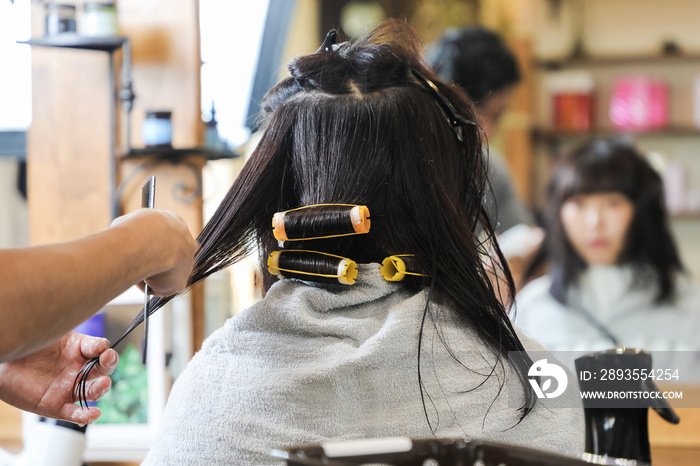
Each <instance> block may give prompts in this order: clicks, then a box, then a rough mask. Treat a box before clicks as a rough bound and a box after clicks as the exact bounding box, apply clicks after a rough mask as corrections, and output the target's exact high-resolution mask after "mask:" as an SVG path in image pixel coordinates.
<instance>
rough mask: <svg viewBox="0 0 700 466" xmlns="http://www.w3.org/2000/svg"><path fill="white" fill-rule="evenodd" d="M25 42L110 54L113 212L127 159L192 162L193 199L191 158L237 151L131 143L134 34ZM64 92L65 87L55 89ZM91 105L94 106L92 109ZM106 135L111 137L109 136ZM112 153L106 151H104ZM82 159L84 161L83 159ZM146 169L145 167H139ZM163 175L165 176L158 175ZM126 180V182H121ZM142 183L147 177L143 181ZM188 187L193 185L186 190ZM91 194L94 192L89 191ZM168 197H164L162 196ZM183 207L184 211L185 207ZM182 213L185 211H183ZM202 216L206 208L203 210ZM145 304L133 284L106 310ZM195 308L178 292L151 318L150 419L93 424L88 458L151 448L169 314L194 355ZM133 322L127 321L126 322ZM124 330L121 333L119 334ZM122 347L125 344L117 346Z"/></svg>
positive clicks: (165, 381) (129, 456)
mask: <svg viewBox="0 0 700 466" xmlns="http://www.w3.org/2000/svg"><path fill="white" fill-rule="evenodd" d="M22 43H24V44H28V45H31V46H33V47H42V48H62V49H77V50H85V51H90V52H101V53H107V54H108V55H109V62H108V66H109V71H108V79H109V83H108V86H106V87H107V88H108V89H109V97H108V99H105V101H106V102H108V104H107V107H108V108H104V107H102V108H98V109H97V110H96V111H97V112H103V111H105V110H107V111H108V112H109V119H108V120H107V119H105V120H104V121H105V122H107V121H109V126H110V127H109V131H108V136H107V137H108V138H109V141H108V144H109V152H108V154H109V160H108V161H107V163H108V165H109V167H110V168H109V170H110V176H109V177H110V180H111V187H110V188H109V189H108V190H107V192H108V194H109V196H110V200H109V204H110V205H111V206H112V211H111V217H112V218H114V217H116V216H118V215H120V214H121V213H122V212H121V204H122V201H123V199H122V195H121V194H122V193H121V192H120V190H119V187H118V185H117V180H118V178H119V176H118V173H119V172H118V169H119V168H120V166H121V165H122V164H125V163H124V161H126V160H128V162H126V164H131V163H133V162H134V161H137V162H138V161H139V159H141V158H144V159H145V160H146V161H147V163H146V164H142V165H143V166H144V168H156V165H157V164H163V163H164V161H168V162H170V163H169V164H167V165H175V164H182V165H184V166H187V167H188V168H189V169H190V171H192V173H193V174H194V176H195V179H196V180H197V183H198V184H197V185H196V189H195V190H193V191H192V192H191V193H190V194H189V195H188V197H187V199H186V200H188V201H189V202H194V201H195V200H196V199H197V198H199V199H201V165H196V164H192V163H191V162H189V161H188V158H189V157H191V156H192V155H195V156H197V157H198V158H202V159H204V160H205V161H206V160H215V159H222V158H231V157H235V156H237V154H235V153H232V152H226V151H219V150H213V149H210V148H202V147H194V148H184V149H180V148H144V149H132V148H131V141H130V137H129V136H130V133H131V125H130V122H131V109H132V104H133V100H134V98H135V96H134V94H133V92H132V85H131V82H132V81H131V46H130V42H129V39H128V38H127V37H123V36H114V37H81V36H79V35H76V34H60V35H55V36H50V37H40V38H33V39H31V40H28V41H23V42H22ZM120 49H121V50H122V51H123V60H122V67H121V73H120V76H121V79H120V80H121V83H120V89H119V91H117V86H116V85H115V76H116V74H115V60H114V53H115V52H116V51H118V50H120ZM60 65H61V63H60V59H59V60H57V66H58V67H61V66H60ZM55 92H60V90H58V91H55ZM117 99H118V100H120V101H121V109H122V111H123V112H122V113H123V114H125V116H126V126H127V127H126V135H127V137H126V144H125V145H126V148H125V149H123V150H121V151H119V150H118V148H117V143H116V141H117V139H118V138H117V125H116V118H117V107H116V100H117ZM90 111H95V110H93V109H90ZM104 140H105V141H106V138H105V139H104ZM105 155H107V154H105ZM78 163H79V162H78ZM134 171H139V172H142V170H134ZM159 178H160V176H159ZM161 181H162V183H161V184H164V185H167V184H168V183H173V180H172V179H171V180H168V179H167V177H164V179H163V180H161ZM122 184H124V183H123V182H122V183H120V184H119V185H122ZM141 184H142V183H141ZM184 185H185V184H184V183H180V184H177V185H176V186H178V187H180V188H181V189H183V190H185V189H186V188H185V186H184ZM187 192H189V191H187ZM86 194H88V195H92V193H86ZM161 201H163V202H161ZM157 207H159V208H169V210H175V209H173V208H172V206H168V200H167V199H160V200H159V202H158V204H157ZM180 213H181V212H180ZM181 215H182V213H181ZM199 217H201V211H200V212H199ZM142 304H143V293H141V292H140V291H139V290H138V289H136V288H132V289H130V290H129V291H128V292H126V293H124V294H123V295H122V296H120V297H119V298H117V299H115V300H114V301H112V302H111V303H109V304H108V305H107V306H106V307H105V310H106V311H105V312H106V313H110V312H114V313H117V314H119V313H122V314H124V313H126V315H135V314H136V313H137V312H138V311H139V310H140V308H141V306H142ZM192 308H193V305H192V304H191V301H190V299H185V298H178V299H176V300H174V301H173V302H171V303H168V305H166V307H165V308H164V309H163V310H162V311H161V312H158V313H156V314H154V315H153V316H152V317H151V318H150V325H149V351H148V355H147V361H146V371H147V377H148V388H147V392H148V402H147V403H148V405H147V413H148V414H147V422H146V423H126V424H93V425H91V426H90V428H89V429H88V430H87V433H86V440H87V443H86V447H85V451H84V457H83V458H84V460H85V461H140V460H142V459H143V457H144V456H145V454H146V452H147V451H148V449H149V448H150V445H151V443H152V441H153V438H154V436H155V433H156V430H157V427H158V425H159V423H160V419H161V415H162V412H163V410H164V407H165V400H166V398H167V393H168V389H169V386H170V383H171V380H170V377H169V375H168V373H167V363H166V347H167V346H168V344H169V343H168V340H169V339H170V338H172V337H171V335H169V334H166V327H167V328H168V329H170V328H169V326H168V325H167V320H168V317H167V314H168V313H171V312H176V313H177V314H178V315H179V316H180V317H179V320H178V322H179V326H178V329H179V331H180V332H181V333H186V334H187V336H186V339H187V342H188V344H187V345H186V349H185V351H186V352H187V353H188V354H187V355H185V357H186V358H189V357H191V355H192V353H191V348H192V346H193V343H192V341H191V338H190V337H191V335H190V334H191V327H192V324H191V323H190V324H188V323H187V319H190V321H191V319H192ZM127 323H128V322H127ZM108 336H109V337H110V338H112V341H114V340H113V338H115V335H108ZM116 336H119V335H116ZM118 349H119V350H120V352H121V351H122V350H123V349H124V348H121V347H120V348H118Z"/></svg>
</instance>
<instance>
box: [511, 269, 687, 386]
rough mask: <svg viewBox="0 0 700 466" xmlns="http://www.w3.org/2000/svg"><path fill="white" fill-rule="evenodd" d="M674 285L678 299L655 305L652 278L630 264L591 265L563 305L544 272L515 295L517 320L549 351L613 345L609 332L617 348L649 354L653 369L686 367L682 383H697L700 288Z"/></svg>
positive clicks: (682, 283)
mask: <svg viewBox="0 0 700 466" xmlns="http://www.w3.org/2000/svg"><path fill="white" fill-rule="evenodd" d="M675 283H676V287H677V292H676V299H675V300H674V301H673V302H671V303H657V302H655V300H656V296H657V294H658V285H657V284H656V280H654V279H653V277H651V276H648V275H647V278H646V279H644V278H643V277H639V276H635V274H634V269H633V268H632V267H631V266H591V267H588V268H587V269H586V270H585V271H584V272H583V273H582V274H581V276H580V280H579V285H578V286H576V287H571V288H570V289H569V292H568V294H567V304H566V305H564V304H561V303H560V302H558V301H557V300H555V299H554V297H552V295H551V294H550V292H549V290H550V287H551V285H552V280H551V277H550V276H549V275H545V276H544V277H541V278H538V279H537V280H534V281H532V282H531V283H529V284H528V285H527V286H525V287H524V288H523V289H522V290H521V291H520V293H518V295H517V297H516V306H517V307H516V319H515V323H516V326H517V327H519V328H520V329H522V330H523V331H524V332H525V333H527V334H528V335H530V336H531V337H533V338H535V339H537V340H539V342H540V343H542V344H543V345H544V346H545V347H546V348H547V349H549V350H552V351H577V352H579V351H580V352H584V351H585V352H590V351H601V350H608V349H611V348H613V347H615V343H614V342H613V340H612V339H611V338H610V337H609V336H608V335H607V334H606V331H607V332H608V333H609V334H610V335H612V336H613V337H614V338H615V340H617V342H618V344H619V345H620V346H625V347H627V348H639V349H644V350H647V351H650V352H652V357H653V358H654V362H655V366H656V367H666V368H669V367H667V366H668V365H669V364H670V365H671V367H670V368H679V367H680V368H683V367H687V368H688V369H689V370H684V371H683V372H684V375H683V378H684V379H685V381H687V382H695V381H700V380H699V379H698V378H699V377H700V370H698V367H700V361H699V360H698V359H697V356H698V351H700V336H699V335H700V290H699V289H698V288H697V287H696V286H695V285H693V284H692V282H691V281H690V280H689V279H688V278H687V277H685V276H678V277H676V281H675ZM601 326H602V327H604V328H605V330H603V329H602V328H601ZM656 363H658V364H659V365H657V364H656Z"/></svg>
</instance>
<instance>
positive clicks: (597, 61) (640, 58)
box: [534, 52, 700, 71]
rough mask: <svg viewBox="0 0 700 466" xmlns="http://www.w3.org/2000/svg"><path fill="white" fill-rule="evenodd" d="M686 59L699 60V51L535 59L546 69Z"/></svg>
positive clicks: (618, 65)
mask: <svg viewBox="0 0 700 466" xmlns="http://www.w3.org/2000/svg"><path fill="white" fill-rule="evenodd" d="M687 61H700V53H697V52H693V53H680V52H679V53H668V54H661V53H660V54H655V55H607V56H580V57H569V58H562V59H552V60H535V62H534V64H535V66H536V67H537V68H541V69H544V70H548V71H556V70H564V69H574V68H595V67H603V66H616V67H620V66H630V65H632V66H634V65H659V64H661V65H663V64H672V63H683V62H687Z"/></svg>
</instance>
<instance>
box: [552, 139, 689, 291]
mask: <svg viewBox="0 0 700 466" xmlns="http://www.w3.org/2000/svg"><path fill="white" fill-rule="evenodd" d="M596 193H621V194H623V195H624V196H625V197H626V198H627V199H628V200H629V201H630V202H631V204H632V206H633V209H634V213H633V216H632V220H631V222H630V224H629V227H628V230H627V233H626V237H625V240H624V246H623V248H622V250H621V251H620V255H619V258H618V263H619V264H631V265H633V266H634V267H635V270H636V271H638V272H645V271H653V275H654V277H655V278H656V279H657V280H658V283H659V294H658V299H659V300H664V299H668V298H670V297H671V296H672V295H673V291H674V287H673V275H674V273H676V272H678V271H680V270H682V265H681V262H680V259H679V256H678V252H677V249H676V246H675V243H674V241H673V237H672V235H671V232H670V230H669V226H668V216H667V213H666V207H665V204H664V191H663V184H662V180H661V177H660V176H659V174H658V173H657V172H656V171H655V170H654V169H653V168H652V167H651V165H650V164H649V163H648V162H647V161H646V159H645V158H644V157H643V156H642V155H641V154H640V153H639V152H638V151H637V150H636V149H635V148H634V147H633V146H632V145H630V144H629V143H626V142H623V141H620V140H617V139H614V138H610V139H593V140H590V141H587V142H585V143H584V144H582V145H580V146H578V147H577V148H575V149H574V150H573V151H571V152H570V153H569V154H568V155H566V156H565V157H564V158H563V159H562V160H561V161H560V163H558V164H557V166H556V167H555V170H554V172H553V174H552V177H551V180H550V183H549V186H548V189H547V206H546V211H545V222H546V230H547V239H546V241H545V246H546V248H547V255H548V257H549V260H550V266H551V275H552V278H553V284H552V290H551V291H552V295H553V296H554V297H555V298H557V299H558V300H559V301H562V302H564V301H565V300H566V291H567V289H568V287H569V286H571V285H572V284H575V283H577V281H578V276H579V274H580V272H581V271H582V270H583V269H585V268H586V266H587V265H586V264H585V262H584V260H583V259H582V258H581V256H580V255H579V254H577V252H576V251H575V249H574V247H573V246H572V244H571V241H570V240H569V239H568V237H567V233H566V231H565V229H564V225H563V223H562V218H561V210H562V206H563V205H564V203H565V202H566V201H567V200H569V199H571V198H572V197H574V196H578V195H587V194H596Z"/></svg>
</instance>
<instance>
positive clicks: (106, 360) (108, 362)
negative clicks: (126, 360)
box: [94, 348, 119, 377]
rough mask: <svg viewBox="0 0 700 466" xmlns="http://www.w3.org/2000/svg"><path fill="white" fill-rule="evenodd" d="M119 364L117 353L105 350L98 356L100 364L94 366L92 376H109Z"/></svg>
mask: <svg viewBox="0 0 700 466" xmlns="http://www.w3.org/2000/svg"><path fill="white" fill-rule="evenodd" d="M118 363H119V355H118V354H117V352H116V351H115V350H113V349H111V348H109V349H107V350H105V351H103V352H102V354H100V363H99V364H97V365H96V366H95V369H94V371H95V372H94V375H95V377H99V376H101V375H109V374H111V373H112V372H114V369H115V368H116V367H117V364H118Z"/></svg>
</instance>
